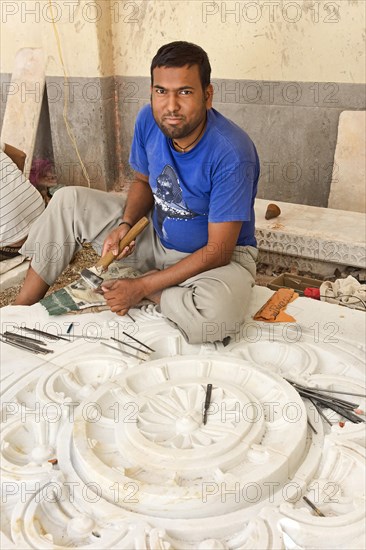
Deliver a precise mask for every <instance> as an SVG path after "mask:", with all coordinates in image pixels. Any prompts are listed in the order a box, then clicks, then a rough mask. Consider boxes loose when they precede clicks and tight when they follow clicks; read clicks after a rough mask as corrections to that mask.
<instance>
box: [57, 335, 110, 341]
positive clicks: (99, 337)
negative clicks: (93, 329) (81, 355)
mask: <svg viewBox="0 0 366 550" xmlns="http://www.w3.org/2000/svg"><path fill="white" fill-rule="evenodd" d="M61 336H68V339H67V341H68V342H72V339H73V338H84V339H85V340H86V339H88V340H105V341H106V342H108V341H109V338H102V337H101V336H92V335H91V334H87V335H85V336H84V335H83V334H61Z"/></svg>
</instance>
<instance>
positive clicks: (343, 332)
mask: <svg viewBox="0 0 366 550" xmlns="http://www.w3.org/2000/svg"><path fill="white" fill-rule="evenodd" d="M271 294H272V291H270V290H269V289H266V288H263V287H255V289H254V292H253V297H252V301H251V304H250V308H249V313H248V316H247V320H246V322H245V324H244V325H243V326H242V327H241V329H240V331H239V334H238V336H236V337H233V338H232V341H231V342H230V344H229V345H228V346H227V347H224V346H223V345H222V344H221V343H217V344H208V345H202V346H198V345H196V346H190V345H188V344H187V343H186V342H184V340H183V339H182V337H181V335H180V333H179V331H177V330H176V329H174V328H173V327H172V326H170V325H169V324H168V323H167V322H166V320H165V319H164V318H163V317H162V315H161V314H159V313H158V312H157V311H156V309H155V308H154V307H152V306H149V307H145V308H144V309H143V310H141V311H138V310H136V309H135V310H132V311H131V314H132V316H133V317H134V318H135V320H136V323H133V322H132V321H131V320H130V319H129V318H128V317H123V318H121V317H118V316H116V315H114V314H113V313H111V312H102V313H100V314H97V315H95V314H86V315H74V316H70V315H65V316H62V317H58V318H51V317H49V315H48V314H47V312H46V310H45V309H44V308H43V307H42V306H41V305H40V304H36V305H34V306H31V307H25V306H24V307H14V306H13V307H10V306H9V307H6V308H3V309H2V310H1V312H2V316H1V321H2V330H9V329H10V328H11V327H13V329H14V330H20V327H21V325H22V323H24V324H26V325H27V326H30V327H36V328H39V329H41V330H46V331H49V332H54V333H56V332H60V333H65V332H66V329H67V327H68V325H69V324H70V322H71V321H73V322H74V334H79V335H83V336H84V338H83V339H74V341H72V342H65V341H59V342H56V343H54V342H51V341H48V346H49V347H50V348H51V349H53V350H54V353H53V354H52V355H51V354H50V355H48V356H47V357H46V358H45V357H39V356H36V355H32V354H30V353H27V352H23V351H18V350H15V349H14V348H11V347H10V346H7V345H6V344H2V345H1V358H2V371H1V378H2V383H1V392H2V403H3V405H2V446H1V458H2V466H1V479H2V494H3V497H2V518H3V519H2V535H3V536H2V547H3V548H24V549H26V548H37V549H38V548H50V549H55V548H66V547H74V548H83V549H85V548H98V549H102V548H103V549H105V548H118V549H121V550H122V549H126V550H127V549H128V550H131V549H136V550H140V549H146V550H147V549H150V550H152V549H153V550H158V549H160V550H163V549H165V550H168V549H177V550H181V549H182V550H183V549H192V550H193V549H197V548H198V549H201V550H206V549H233V550H234V549H237V550H239V549H244V548H250V549H258V550H263V549H284V548H309V549H310V548H315V547H316V548H327V549H329V548H349V549H354V548H363V541H364V536H365V526H364V521H363V520H364V512H365V483H364V482H365V472H364V470H365V468H364V458H365V449H364V447H365V441H364V438H365V430H364V425H363V424H361V425H360V424H352V423H350V422H346V423H345V426H344V427H343V428H342V427H340V426H339V425H338V420H339V418H338V417H337V415H335V414H333V416H332V415H330V418H331V421H332V422H333V425H332V427H330V426H328V424H327V423H325V422H323V420H322V419H321V418H320V417H319V416H318V415H317V414H316V412H315V410H313V409H312V407H311V406H309V403H306V402H305V401H303V400H302V399H301V398H300V396H299V395H298V394H297V392H295V391H294V389H293V388H292V386H291V385H289V384H288V383H287V382H286V381H285V378H291V379H293V380H298V381H300V382H302V383H306V384H310V385H314V386H319V387H324V388H329V389H333V390H336V389H341V388H342V389H343V390H346V391H349V392H356V393H361V392H362V393H363V394H365V391H366V389H365V386H366V384H365V368H364V356H365V315H364V313H363V312H360V311H355V310H349V309H346V308H344V307H341V306H336V305H333V304H327V303H323V302H322V303H320V302H317V301H313V300H311V299H307V298H299V299H297V300H295V301H294V302H293V303H292V304H290V305H289V306H288V309H287V311H288V313H290V314H291V315H293V316H294V317H295V319H296V322H295V323H286V324H276V325H269V324H265V323H257V322H254V321H253V319H252V316H253V315H254V313H255V312H256V311H257V310H258V309H259V308H260V306H261V305H262V304H263V303H264V302H265V301H266V300H267V299H268V297H269V296H270V295H271ZM123 330H124V331H126V332H128V333H129V334H132V335H134V336H135V337H137V338H139V339H140V340H142V341H143V342H144V343H145V344H147V345H148V346H150V347H151V348H152V349H154V351H153V352H151V355H150V356H147V355H146V354H142V353H141V352H140V353H139V357H140V359H134V358H131V357H129V356H126V355H125V356H124V355H122V354H120V353H119V352H118V351H116V350H112V349H109V348H106V347H104V346H103V345H102V343H101V342H102V341H100V340H95V338H96V337H97V336H98V337H110V336H114V337H117V338H119V339H123V338H124V336H123V334H122V331H123ZM93 338H94V340H93ZM130 342H131V343H132V341H131V340H130ZM113 345H114V346H116V345H117V344H116V343H115V342H114V343H113ZM143 357H144V358H146V359H147V360H146V361H143V360H142V358H143ZM207 383H212V384H213V393H212V401H211V405H210V409H209V411H208V421H207V424H206V425H204V424H203V423H202V406H203V403H204V399H205V391H206V384H207ZM357 399H358V401H359V402H360V406H361V407H362V408H365V405H366V401H365V398H357ZM327 414H329V412H328V413H327ZM307 417H309V420H310V421H311V423H312V425H313V426H314V427H315V428H316V431H317V433H314V432H312V431H311V430H310V428H309V427H308V425H307ZM56 457H57V460H58V463H57V464H56V465H54V466H52V465H51V464H50V463H49V462H48V460H50V459H53V458H56ZM302 495H306V496H307V497H308V498H309V499H310V500H311V501H312V502H313V503H314V504H316V506H318V508H320V509H321V511H322V512H323V513H324V515H325V517H318V516H316V515H314V513H313V512H312V511H311V509H310V508H309V507H308V506H307V505H306V504H305V502H304V501H303V500H302Z"/></svg>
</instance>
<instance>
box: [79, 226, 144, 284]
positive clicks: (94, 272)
mask: <svg viewBox="0 0 366 550" xmlns="http://www.w3.org/2000/svg"><path fill="white" fill-rule="evenodd" d="M148 224H149V220H148V219H147V218H145V217H144V218H141V220H139V221H138V222H137V223H136V224H135V225H134V226H133V227H131V229H130V230H129V231H128V233H126V235H125V236H124V237H123V239H122V240H121V241H120V242H119V245H118V254H117V256H118V255H119V254H120V253H121V252H122V250H123V249H124V248H126V246H128V245H129V244H130V243H131V242H132V241H134V240H135V239H136V237H137V236H138V235H139V234H140V233H141V232H142V231H143V230H144V229H145V227H146V226H147V225H148ZM115 259H116V256H115V255H114V254H113V252H111V251H110V252H107V254H105V256H103V257H102V258H100V260H99V261H98V263H97V264H96V265H95V266H94V267H91V268H89V269H86V268H85V269H83V270H82V271H81V272H80V275H81V276H82V278H83V279H84V281H85V282H86V283H87V284H88V285H89V286H91V287H92V288H98V287H99V286H100V285H101V283H102V282H103V278H102V277H100V276H99V275H100V274H101V273H103V272H104V271H106V270H107V268H108V266H109V265H110V264H111V263H112V262H113V261H114V260H115Z"/></svg>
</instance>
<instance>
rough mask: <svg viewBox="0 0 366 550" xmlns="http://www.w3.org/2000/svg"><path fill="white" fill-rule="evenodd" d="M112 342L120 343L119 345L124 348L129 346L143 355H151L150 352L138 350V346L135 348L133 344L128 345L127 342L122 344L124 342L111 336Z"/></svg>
mask: <svg viewBox="0 0 366 550" xmlns="http://www.w3.org/2000/svg"><path fill="white" fill-rule="evenodd" d="M111 340H113V341H114V342H118V343H119V344H122V345H123V346H127V347H129V348H132V349H135V350H136V351H141V353H146V354H147V355H149V352H148V351H145V350H143V349H141V348H137V347H136V346H133V345H132V344H127V342H122V340H117V338H114V337H113V336H111Z"/></svg>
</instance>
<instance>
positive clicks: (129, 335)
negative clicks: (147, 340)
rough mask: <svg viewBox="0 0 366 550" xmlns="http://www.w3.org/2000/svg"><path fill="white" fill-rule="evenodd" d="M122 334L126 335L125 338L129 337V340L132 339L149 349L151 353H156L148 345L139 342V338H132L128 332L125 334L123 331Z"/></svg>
mask: <svg viewBox="0 0 366 550" xmlns="http://www.w3.org/2000/svg"><path fill="white" fill-rule="evenodd" d="M122 334H124V335H125V336H128V337H129V338H132V340H135V342H137V343H138V344H140V345H141V346H144V348H147V349H149V350H150V351H155V350H154V349H152V348H150V347H149V346H147V345H146V344H144V343H143V342H141V341H140V340H137V338H135V337H134V336H131V334H128V332H125V331H124V330H123V331H122Z"/></svg>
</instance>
